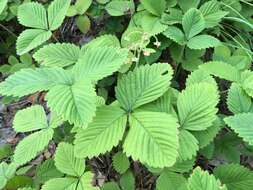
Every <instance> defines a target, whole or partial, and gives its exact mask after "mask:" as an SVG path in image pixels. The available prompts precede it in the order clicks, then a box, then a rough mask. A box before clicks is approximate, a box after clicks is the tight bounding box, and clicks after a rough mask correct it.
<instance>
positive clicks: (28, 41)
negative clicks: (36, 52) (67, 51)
mask: <svg viewBox="0 0 253 190" xmlns="http://www.w3.org/2000/svg"><path fill="white" fill-rule="evenodd" d="M51 36H52V33H51V32H50V31H45V30H41V29H27V30H25V31H23V32H22V33H21V34H20V35H19V37H18V39H17V43H16V48H17V54H18V55H23V54H25V53H27V52H29V51H31V50H32V49H34V48H36V47H38V46H40V45H41V44H43V43H44V42H46V41H47V40H48V39H49V38H50V37H51Z"/></svg>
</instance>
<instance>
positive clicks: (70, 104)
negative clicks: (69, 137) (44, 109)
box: [46, 81, 96, 126]
mask: <svg viewBox="0 0 253 190" xmlns="http://www.w3.org/2000/svg"><path fill="white" fill-rule="evenodd" d="M46 100H47V104H48V106H49V107H50V109H51V110H52V111H53V112H55V113H56V114H57V115H59V116H62V117H63V119H64V120H68V121H69V122H70V123H71V124H75V125H76V126H83V125H86V124H88V123H89V122H91V120H92V118H93V116H94V115H95V110H96V93H95V89H94V88H93V86H92V85H91V84H90V82H89V81H79V82H75V83H74V84H72V85H56V86H54V87H52V88H51V89H50V91H49V92H48V93H47V95H46Z"/></svg>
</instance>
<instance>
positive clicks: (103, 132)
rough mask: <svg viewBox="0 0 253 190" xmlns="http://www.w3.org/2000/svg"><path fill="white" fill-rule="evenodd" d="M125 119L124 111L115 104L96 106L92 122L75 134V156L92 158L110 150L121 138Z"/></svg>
mask: <svg viewBox="0 0 253 190" xmlns="http://www.w3.org/2000/svg"><path fill="white" fill-rule="evenodd" d="M126 121H127V117H126V115H125V113H124V111H123V110H122V109H120V108H118V107H116V106H103V107H100V108H98V110H97V113H96V117H95V118H94V119H93V122H92V123H90V124H89V125H88V127H87V128H86V129H83V130H81V131H80V132H78V133H77V135H76V139H75V141H74V143H75V154H76V156H77V157H81V158H83V157H89V158H92V157H94V156H98V155H99V154H103V153H105V152H107V151H110V150H111V149H112V148H113V147H114V146H116V145H118V143H119V141H120V140H121V139H122V138H123V134H124V131H125V127H126Z"/></svg>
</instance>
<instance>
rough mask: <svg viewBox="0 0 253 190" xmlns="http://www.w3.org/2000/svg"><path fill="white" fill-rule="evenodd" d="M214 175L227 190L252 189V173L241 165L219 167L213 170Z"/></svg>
mask: <svg viewBox="0 0 253 190" xmlns="http://www.w3.org/2000/svg"><path fill="white" fill-rule="evenodd" d="M214 175H215V176H216V177H217V178H219V179H220V180H221V182H222V183H223V184H226V186H227V188H228V190H239V189H240V190H250V189H253V172H252V171H250V170H249V169H248V168H245V167H243V166H241V165H237V164H226V165H220V166H218V167H216V168H215V169H214Z"/></svg>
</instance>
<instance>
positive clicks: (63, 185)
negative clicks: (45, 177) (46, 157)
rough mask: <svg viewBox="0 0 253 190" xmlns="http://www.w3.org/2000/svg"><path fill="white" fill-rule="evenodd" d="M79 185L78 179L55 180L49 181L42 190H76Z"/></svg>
mask: <svg viewBox="0 0 253 190" xmlns="http://www.w3.org/2000/svg"><path fill="white" fill-rule="evenodd" d="M78 183H79V182H78V179H77V178H70V177H68V178H67V177H65V178H55V179H50V180H49V181H47V182H46V183H45V184H44V185H43V186H42V188H41V190H56V189H57V190H76V187H77V185H78ZM77 190H79V189H77Z"/></svg>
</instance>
